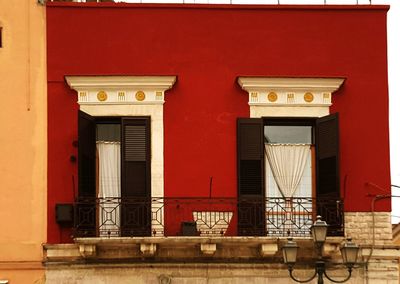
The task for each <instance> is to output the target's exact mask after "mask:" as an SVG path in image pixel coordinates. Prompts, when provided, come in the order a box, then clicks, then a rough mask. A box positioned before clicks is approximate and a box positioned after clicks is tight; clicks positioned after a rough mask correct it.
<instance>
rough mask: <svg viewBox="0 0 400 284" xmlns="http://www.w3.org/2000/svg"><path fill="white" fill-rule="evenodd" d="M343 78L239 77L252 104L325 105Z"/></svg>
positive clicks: (329, 103)
mask: <svg viewBox="0 0 400 284" xmlns="http://www.w3.org/2000/svg"><path fill="white" fill-rule="evenodd" d="M344 80H345V79H344V78H284V77H239V78H238V83H239V85H240V86H241V87H242V89H243V90H245V91H247V92H248V94H249V105H250V106H286V107H291V106H293V107H299V106H300V107H304V106H313V107H326V106H330V105H331V104H332V100H331V96H332V93H334V92H335V91H337V90H338V89H339V88H340V86H341V85H342V84H343V82H344Z"/></svg>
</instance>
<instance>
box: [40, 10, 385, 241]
mask: <svg viewBox="0 0 400 284" xmlns="http://www.w3.org/2000/svg"><path fill="white" fill-rule="evenodd" d="M386 12H387V7H386V6H358V7H356V6H345V7H344V6H338V7H336V6H326V7H324V6H313V7H304V6H286V7H285V6H234V7H230V6H225V5H221V6H219V5H218V6H208V5H136V4H114V3H111V4H106V3H104V4H90V3H89V4H76V3H74V4H71V3H48V4H47V48H48V54H47V55H48V58H47V61H48V115H49V116H48V120H49V124H48V139H49V145H48V151H49V155H48V162H49V163H48V168H49V170H48V206H49V207H48V242H50V243H53V242H63V241H68V240H69V235H70V233H71V232H70V231H69V230H63V231H61V232H60V230H59V227H58V225H57V224H56V223H55V216H54V206H55V203H57V202H58V203H60V202H72V201H73V190H74V186H73V179H75V185H76V184H77V164H74V163H71V162H70V161H69V157H70V155H77V149H76V148H74V147H73V145H72V142H73V141H74V140H76V139H77V119H76V117H77V108H78V105H77V103H76V100H77V96H76V93H75V92H74V91H72V90H70V89H69V87H68V86H67V84H66V83H65V82H64V76H65V75H177V76H178V81H177V83H176V84H175V85H174V87H173V88H172V90H171V91H169V92H168V93H167V95H166V103H165V105H164V124H165V128H164V130H165V147H164V150H165V194H166V196H208V190H209V178H210V176H213V184H214V186H213V189H214V191H213V195H214V196H235V195H236V190H237V185H236V118H237V117H248V116H249V106H248V104H247V100H248V97H247V95H246V93H245V92H244V91H242V90H241V89H240V87H239V86H238V84H237V83H236V78H237V77H238V76H305V77H308V76H311V77H313V76H317V77H335V76H339V77H346V78H347V80H346V82H345V84H344V86H343V87H342V89H341V90H340V91H339V92H338V93H337V94H335V95H334V96H333V106H332V108H331V112H339V113H340V147H341V167H340V173H341V185H342V190H343V195H344V196H345V199H346V200H345V210H347V211H369V210H370V206H371V200H372V199H371V197H368V196H367V194H368V193H369V192H371V193H375V194H376V193H378V194H381V193H383V192H381V191H380V190H377V189H375V188H373V187H371V186H368V185H366V183H367V182H372V183H375V184H377V185H379V186H381V187H382V188H384V189H385V190H386V191H387V192H390V187H389V186H390V174H389V142H388V141H389V137H388V95H387V94H388V87H387V62H386V60H387V58H386ZM75 190H77V188H76V186H75ZM378 204H379V206H378V208H377V210H384V211H389V210H390V204H389V202H385V201H380V202H378Z"/></svg>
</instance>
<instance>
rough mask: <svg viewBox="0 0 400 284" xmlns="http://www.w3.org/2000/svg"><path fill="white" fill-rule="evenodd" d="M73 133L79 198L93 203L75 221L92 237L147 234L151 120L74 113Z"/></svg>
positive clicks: (148, 230)
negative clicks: (75, 142)
mask: <svg viewBox="0 0 400 284" xmlns="http://www.w3.org/2000/svg"><path fill="white" fill-rule="evenodd" d="M78 132H79V133H78V139H79V144H78V145H79V147H78V152H79V153H78V174H79V197H80V198H84V199H92V200H93V202H94V203H93V204H92V206H86V207H87V208H86V207H84V208H82V207H81V208H79V209H80V210H79V211H80V212H82V214H79V218H82V220H79V222H80V223H82V222H84V223H87V227H88V228H87V231H88V232H90V235H91V236H93V235H100V236H101V235H102V232H106V233H107V234H112V235H116V236H133V235H136V236H145V235H150V231H151V226H150V220H151V219H150V218H151V216H150V214H151V211H150V210H151V207H150V206H149V204H148V201H149V200H148V198H149V197H150V196H151V186H150V181H151V175H150V118H149V117H93V116H90V115H88V114H87V113H85V112H82V111H79V119H78ZM104 200H106V202H104ZM96 201H97V202H96ZM96 204H97V206H96ZM88 212H90V216H89V217H88V216H87V215H88ZM96 223H98V225H97V226H96ZM96 227H97V228H98V230H99V232H96Z"/></svg>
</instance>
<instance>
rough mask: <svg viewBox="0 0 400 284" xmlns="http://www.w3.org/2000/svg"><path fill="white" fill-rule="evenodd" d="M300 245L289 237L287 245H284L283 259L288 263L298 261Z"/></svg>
mask: <svg viewBox="0 0 400 284" xmlns="http://www.w3.org/2000/svg"><path fill="white" fill-rule="evenodd" d="M298 248H299V247H298V246H297V244H296V242H294V241H293V240H292V239H289V240H288V242H287V243H286V245H284V246H283V247H282V253H283V261H284V262H285V263H286V264H289V265H293V264H295V263H296V259H297V250H298Z"/></svg>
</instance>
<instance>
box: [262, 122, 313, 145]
mask: <svg viewBox="0 0 400 284" xmlns="http://www.w3.org/2000/svg"><path fill="white" fill-rule="evenodd" d="M264 138H265V139H264V142H265V143H304V144H312V126H289V125H266V126H264Z"/></svg>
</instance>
